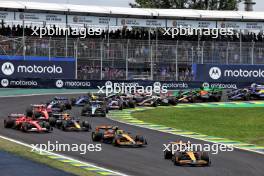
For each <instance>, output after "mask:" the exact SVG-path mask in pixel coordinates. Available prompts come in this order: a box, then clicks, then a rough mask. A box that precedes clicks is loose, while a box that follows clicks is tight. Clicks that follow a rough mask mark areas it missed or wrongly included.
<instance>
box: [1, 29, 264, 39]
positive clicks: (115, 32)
mask: <svg viewBox="0 0 264 176" xmlns="http://www.w3.org/2000/svg"><path fill="white" fill-rule="evenodd" d="M39 28H40V27H37V26H25V28H24V31H23V26H21V25H17V26H15V25H13V26H9V25H5V26H4V25H2V26H0V35H4V36H22V35H23V33H24V35H25V36H31V35H32V34H33V33H34V31H38V32H37V33H39ZM48 28H54V29H55V28H56V27H55V26H53V27H46V29H48ZM87 28H89V27H87ZM69 29H70V31H73V30H72V28H71V27H69ZM61 30H62V29H61ZM61 33H62V34H63V32H61ZM70 33H71V32H70ZM164 34H165V30H164V29H163V28H158V29H151V30H150V31H149V28H127V27H123V28H116V29H109V34H108V29H104V30H103V32H102V33H101V35H87V38H101V39H107V38H108V36H109V38H110V39H135V40H149V39H151V40H156V39H157V40H184V41H198V40H201V41H229V42H239V41H240V40H242V41H243V42H252V41H254V42H263V41H264V34H263V33H262V32H259V33H254V32H248V31H247V32H244V33H239V32H236V31H234V35H220V34H219V35H218V37H217V38H213V37H212V36H208V35H195V34H194V35H177V36H175V37H174V38H172V36H170V35H164ZM46 36H48V35H46ZM52 37H64V36H63V35H56V36H55V35H54V36H52ZM69 37H71V38H79V37H81V35H69Z"/></svg>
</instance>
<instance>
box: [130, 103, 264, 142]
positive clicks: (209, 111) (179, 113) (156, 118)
mask: <svg viewBox="0 0 264 176" xmlns="http://www.w3.org/2000/svg"><path fill="white" fill-rule="evenodd" d="M132 115H133V117H135V118H137V119H139V120H143V121H144V122H150V123H154V124H160V125H165V126H168V127H173V128H177V129H182V130H188V131H193V132H197V133H202V134H206V135H211V136H217V137H223V138H228V139H232V140H236V141H241V142H246V143H251V144H256V145H260V146H264V109H263V108H174V107H168V108H156V109H152V110H147V111H141V112H135V113H133V114H132Z"/></svg>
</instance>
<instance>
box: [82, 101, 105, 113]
mask: <svg viewBox="0 0 264 176" xmlns="http://www.w3.org/2000/svg"><path fill="white" fill-rule="evenodd" d="M107 112H108V109H107V107H106V103H105V102H104V101H98V100H96V101H90V103H88V104H87V105H85V106H84V107H83V109H82V111H81V115H82V116H88V117H106V113H107Z"/></svg>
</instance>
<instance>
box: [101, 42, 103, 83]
mask: <svg viewBox="0 0 264 176" xmlns="http://www.w3.org/2000/svg"><path fill="white" fill-rule="evenodd" d="M100 54H101V65H100V69H101V70H100V74H101V80H103V41H102V42H101V46H100Z"/></svg>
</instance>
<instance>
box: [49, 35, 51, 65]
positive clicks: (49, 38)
mask: <svg viewBox="0 0 264 176" xmlns="http://www.w3.org/2000/svg"><path fill="white" fill-rule="evenodd" d="M50 38H51V37H49V61H50Z"/></svg>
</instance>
